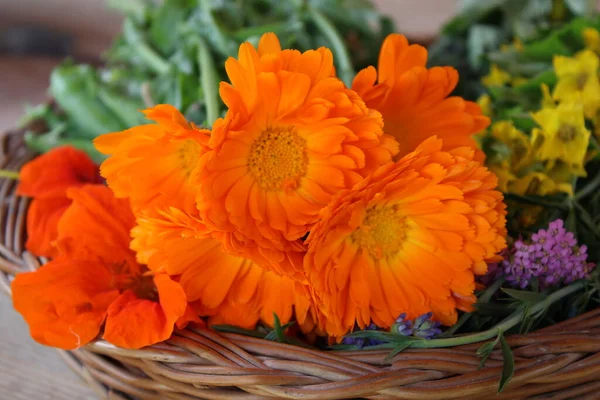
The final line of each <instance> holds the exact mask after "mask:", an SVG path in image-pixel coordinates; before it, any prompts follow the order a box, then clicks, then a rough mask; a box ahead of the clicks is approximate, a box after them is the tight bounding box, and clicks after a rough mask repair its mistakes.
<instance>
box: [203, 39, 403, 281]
mask: <svg viewBox="0 0 600 400" xmlns="http://www.w3.org/2000/svg"><path fill="white" fill-rule="evenodd" d="M225 67H226V70H227V74H228V76H229V79H230V80H231V84H229V83H224V82H222V83H221V87H220V93H221V98H222V99H223V101H224V102H225V104H226V105H227V106H228V108H229V110H228V112H227V114H226V117H225V118H224V119H219V120H217V121H216V122H215V124H214V126H213V130H212V136H211V139H210V141H209V148H210V150H209V151H208V152H207V153H206V154H205V155H204V156H203V157H202V160H201V167H200V168H199V169H198V183H199V190H200V195H199V197H198V208H199V209H200V213H201V216H202V219H203V221H204V222H205V223H206V224H207V226H208V227H209V228H210V229H212V230H216V231H220V232H223V233H225V234H226V235H225V236H224V238H223V242H224V244H225V245H226V246H227V247H228V249H229V250H230V251H234V252H236V253H238V254H239V255H241V256H243V257H248V258H251V259H253V260H254V261H257V262H259V263H261V264H263V261H262V260H263V259H267V260H269V261H270V264H272V268H274V269H275V270H276V271H277V272H278V273H280V274H286V275H294V276H296V278H297V279H302V278H301V277H298V276H297V275H298V271H290V270H289V268H288V267H282V266H281V263H283V262H286V260H288V259H293V258H294V256H293V255H290V254H289V253H290V252H291V253H293V252H302V251H304V247H303V245H302V243H301V241H300V240H299V239H300V238H301V237H302V236H304V235H305V234H306V233H307V232H308V230H309V229H310V228H311V227H312V225H313V224H314V223H315V222H316V221H317V219H318V212H319V210H320V209H321V208H322V207H324V206H325V205H326V204H327V203H328V202H329V200H330V199H331V197H332V196H333V195H334V194H335V193H336V192H338V191H339V190H341V189H345V188H350V187H352V186H353V185H354V184H356V183H357V182H358V181H360V179H361V178H362V177H363V176H365V175H366V174H368V173H369V172H371V171H373V170H374V169H375V168H376V167H378V166H379V165H382V164H384V163H386V162H389V161H390V160H391V158H392V155H393V154H394V153H395V152H396V151H397V145H396V143H395V142H394V140H393V139H392V138H391V137H387V136H384V135H383V134H382V119H381V115H380V114H379V113H378V112H377V111H374V110H370V109H369V108H367V107H366V106H365V104H364V102H363V101H362V100H361V98H360V97H359V96H358V95H357V94H356V93H355V92H354V91H352V90H349V89H347V88H345V87H344V84H343V83H342V82H341V81H340V80H339V79H337V78H335V77H333V76H332V75H333V74H334V67H333V57H332V55H331V52H330V51H329V50H328V49H324V48H321V49H319V50H311V51H307V52H305V53H300V52H299V51H296V50H283V51H282V50H281V47H280V44H279V41H278V40H277V37H276V36H275V35H274V34H266V35H264V36H263V37H262V39H261V40H260V43H259V45H258V50H257V49H255V48H254V47H253V46H252V45H251V44H250V43H244V44H242V45H241V46H240V50H239V54H238V59H234V58H230V59H229V60H227V62H226V64H225ZM293 263H294V261H293V260H291V262H290V265H291V264H293ZM266 266H267V267H268V265H266ZM299 267H300V268H299V269H300V270H301V265H300V266H299Z"/></svg>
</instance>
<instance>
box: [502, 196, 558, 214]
mask: <svg viewBox="0 0 600 400" xmlns="http://www.w3.org/2000/svg"><path fill="white" fill-rule="evenodd" d="M504 198H505V199H507V200H514V201H519V202H522V203H526V204H533V205H537V206H545V207H554V208H560V209H563V210H564V209H565V208H566V207H567V206H566V204H564V203H554V202H551V201H544V200H541V199H537V198H531V197H527V196H521V195H519V194H515V193H504Z"/></svg>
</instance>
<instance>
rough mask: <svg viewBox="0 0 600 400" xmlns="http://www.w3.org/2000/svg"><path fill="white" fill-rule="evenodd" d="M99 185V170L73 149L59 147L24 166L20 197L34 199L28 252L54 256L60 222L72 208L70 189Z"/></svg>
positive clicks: (18, 189)
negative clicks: (68, 191) (68, 208)
mask: <svg viewBox="0 0 600 400" xmlns="http://www.w3.org/2000/svg"><path fill="white" fill-rule="evenodd" d="M100 181H101V177H100V174H99V171H98V166H97V165H95V164H94V162H93V161H92V160H91V159H90V157H89V156H88V155H87V154H86V153H84V152H83V151H81V150H77V149H75V148H73V147H70V146H64V147H57V148H55V149H53V150H51V151H49V152H48V153H46V154H43V155H41V156H39V157H37V158H35V159H34V160H33V161H30V162H28V163H27V164H25V165H24V166H23V168H21V171H20V172H19V184H18V186H17V194H18V195H20V196H28V197H32V198H33V201H32V202H31V205H30V206H29V210H28V211H27V243H26V244H25V247H26V248H27V250H29V251H31V252H32V253H34V254H35V255H38V256H46V257H53V256H55V255H56V249H55V246H54V240H55V239H56V236H57V224H58V220H59V219H60V217H61V215H62V213H63V212H64V211H65V210H66V209H67V207H69V205H70V204H71V200H70V199H68V198H67V195H66V192H67V189H69V188H70V187H77V186H82V185H85V184H88V183H100Z"/></svg>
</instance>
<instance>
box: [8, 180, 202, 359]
mask: <svg viewBox="0 0 600 400" xmlns="http://www.w3.org/2000/svg"><path fill="white" fill-rule="evenodd" d="M67 196H68V197H69V199H71V200H72V204H71V205H70V206H69V208H68V209H67V210H66V211H65V212H64V214H63V216H62V218H61V219H60V222H59V226H58V239H57V240H56V242H57V248H58V250H59V252H60V255H59V256H58V257H57V258H56V259H55V260H52V261H50V262H49V263H48V264H46V265H44V266H42V267H41V268H40V269H39V270H37V271H35V272H28V273H22V274H18V275H17V276H16V278H15V280H14V281H13V283H12V292H13V302H14V307H15V309H16V310H17V311H18V312H20V313H21V314H22V315H23V317H24V318H25V320H26V321H27V323H28V324H29V329H30V332H31V336H32V337H33V338H34V339H35V340H36V341H38V342H40V343H42V344H45V345H49V346H54V347H59V348H62V349H74V348H77V347H80V346H83V345H85V344H87V343H89V342H90V341H91V340H93V339H95V338H96V337H97V336H98V334H99V333H100V331H101V328H102V326H103V325H104V333H103V337H104V339H106V340H107V341H109V342H111V343H113V344H114V345H116V346H119V347H124V348H140V347H143V346H147V345H151V344H154V343H157V342H161V341H163V340H166V339H167V338H169V337H170V336H171V334H172V332H173V327H174V325H175V324H177V325H178V326H179V327H181V326H183V325H185V323H187V322H189V321H190V320H193V319H194V317H193V316H192V315H190V313H189V312H187V311H188V304H187V299H186V296H185V293H184V291H183V289H182V287H181V285H180V284H179V283H178V282H176V281H174V280H173V279H172V278H170V277H169V276H168V275H166V274H152V273H151V272H150V271H149V270H148V269H147V268H146V267H145V266H142V265H140V264H139V263H137V262H136V259H135V253H134V252H133V251H131V250H130V249H129V247H128V246H129V242H130V237H129V234H130V233H129V232H130V229H131V228H132V227H133V225H134V223H135V220H134V216H133V214H132V212H131V207H130V205H129V201H128V200H122V199H116V198H115V197H114V195H113V193H112V192H111V190H110V189H109V188H108V187H106V186H104V185H87V186H83V187H80V188H71V189H68V190H67Z"/></svg>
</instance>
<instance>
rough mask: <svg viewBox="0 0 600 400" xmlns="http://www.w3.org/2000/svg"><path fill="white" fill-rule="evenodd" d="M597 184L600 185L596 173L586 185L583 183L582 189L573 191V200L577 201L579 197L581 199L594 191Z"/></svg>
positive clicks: (599, 178)
mask: <svg viewBox="0 0 600 400" xmlns="http://www.w3.org/2000/svg"><path fill="white" fill-rule="evenodd" d="M598 186H600V174H597V175H596V176H595V177H594V179H592V180H591V181H590V182H589V183H588V184H587V185H585V187H584V188H583V189H581V190H580V191H579V192H577V193H575V196H574V197H573V200H574V201H579V200H581V199H583V198H584V197H586V196H588V195H590V194H592V193H595V192H596V191H597V190H598Z"/></svg>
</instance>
